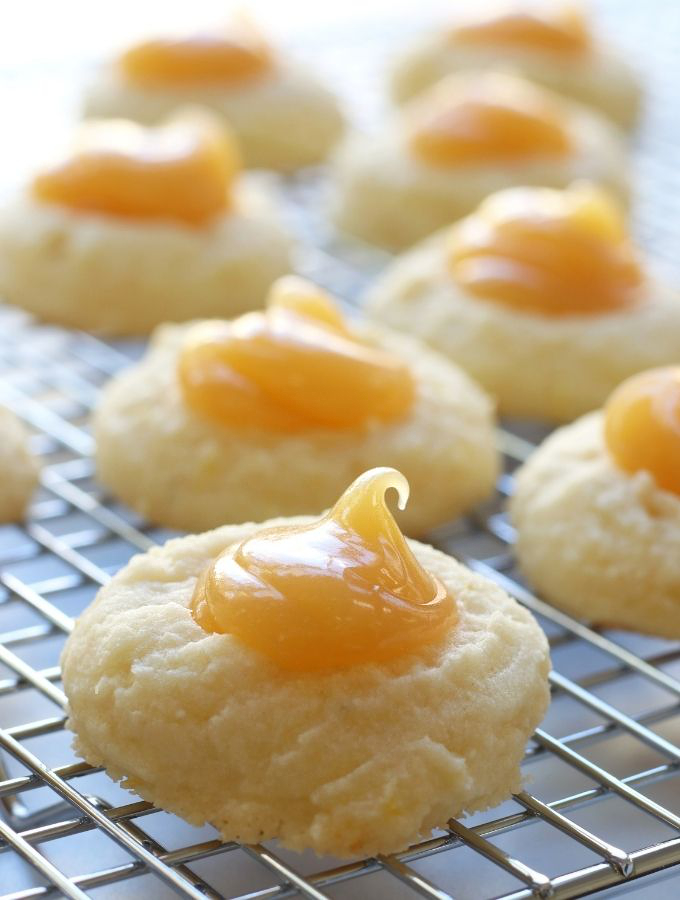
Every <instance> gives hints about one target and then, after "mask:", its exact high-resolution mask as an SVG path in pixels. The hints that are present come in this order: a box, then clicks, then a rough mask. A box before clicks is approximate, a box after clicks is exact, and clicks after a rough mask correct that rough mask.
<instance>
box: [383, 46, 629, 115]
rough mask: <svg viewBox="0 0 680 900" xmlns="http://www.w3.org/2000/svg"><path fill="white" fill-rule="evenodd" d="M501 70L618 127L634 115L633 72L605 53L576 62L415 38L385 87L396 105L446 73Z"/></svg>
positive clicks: (515, 50) (514, 50)
mask: <svg viewBox="0 0 680 900" xmlns="http://www.w3.org/2000/svg"><path fill="white" fill-rule="evenodd" d="M499 67H502V68H505V67H507V68H508V69H509V70H511V71H513V72H517V74H519V75H523V76H524V77H525V78H528V79H530V80H531V81H535V82H536V83H537V84H541V85H543V86H544V87H546V88H549V89H550V90H552V91H555V92H556V93H558V94H563V95H564V96H566V97H570V98H571V99H573V100H577V101H579V102H580V103H585V104H586V105H588V106H592V107H594V108H596V109H598V110H599V111H600V112H601V113H603V114H604V115H605V116H607V117H608V118H609V119H611V120H612V121H614V122H615V123H616V124H617V125H619V126H621V127H623V128H631V127H632V126H633V125H634V124H635V123H636V121H637V119H638V117H639V114H640V106H641V100H642V91H641V87H640V80H639V78H638V76H637V75H636V73H635V72H634V71H633V69H632V68H631V67H630V66H629V65H628V64H627V63H626V62H625V61H624V60H623V59H621V58H619V57H618V56H617V55H615V54H614V53H612V52H610V51H608V50H607V49H604V48H601V47H596V48H595V49H594V51H593V52H592V53H591V54H589V55H587V56H583V57H577V58H576V59H562V58H560V57H559V56H557V55H555V54H550V53H541V52H539V51H528V50H525V51H522V50H521V49H520V48H516V47H515V48H512V49H508V48H503V47H493V48H481V47H461V46H455V45H454V44H453V42H452V41H451V40H449V39H447V36H446V34H445V33H441V34H438V35H433V36H429V37H427V38H424V39H421V40H420V41H419V42H418V43H417V44H416V45H415V46H414V47H413V48H412V49H411V50H409V51H407V52H406V53H405V54H403V56H402V57H401V58H400V59H398V60H397V61H396V63H395V65H394V67H393V70H392V73H391V78H390V82H391V83H390V88H391V92H392V96H393V97H394V98H395V100H397V101H398V102H400V103H401V102H403V101H405V100H410V99H411V98H412V97H414V96H415V95H416V94H419V93H420V92H421V91H423V90H425V89H426V88H428V87H430V86H431V85H432V84H435V82H437V81H439V80H440V79H441V78H443V77H444V76H446V75H449V74H451V73H452V72H460V71H466V70H470V69H476V70H480V69H491V68H499Z"/></svg>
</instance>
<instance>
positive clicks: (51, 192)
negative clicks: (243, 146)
mask: <svg viewBox="0 0 680 900" xmlns="http://www.w3.org/2000/svg"><path fill="white" fill-rule="evenodd" d="M239 168H240V164H239V158H238V152H237V150H236V146H235V144H234V143H233V141H232V139H231V137H230V135H229V134H228V133H227V132H226V131H225V130H224V128H223V127H222V126H220V125H218V123H216V122H215V121H214V120H213V119H211V118H210V117H208V116H204V115H198V114H196V115H191V116H184V117H178V118H176V119H174V120H172V121H170V122H168V123H167V124H165V125H161V126H158V127H153V128H145V127H143V126H141V125H136V124H134V123H133V122H128V121H126V120H117V119H115V120H101V121H95V122H91V123H87V124H85V125H84V126H83V127H82V129H81V132H80V133H79V136H78V139H77V142H76V146H75V148H74V150H73V152H72V153H71V155H69V156H68V157H67V158H66V159H64V160H63V161H61V162H59V163H57V164H56V165H55V166H53V167H52V168H51V169H48V170H47V171H44V172H41V173H39V174H38V175H36V176H35V178H34V179H33V182H32V186H31V188H32V193H33V195H34V197H35V198H36V199H38V200H40V201H41V202H44V203H54V204H58V205H61V206H66V207H69V208H71V209H75V210H80V211H83V212H91V213H101V214H105V215H111V216H119V217H123V218H129V219H139V220H148V219H159V220H171V221H177V222H181V223H185V224H188V225H203V224H205V223H207V222H209V221H210V220H212V219H213V218H215V217H216V216H218V215H220V214H221V213H223V212H224V211H225V210H227V209H228V208H229V207H230V204H231V198H230V188H231V185H232V183H233V181H234V179H235V177H236V175H237V173H238V171H239Z"/></svg>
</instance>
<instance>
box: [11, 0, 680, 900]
mask: <svg viewBox="0 0 680 900" xmlns="http://www.w3.org/2000/svg"><path fill="white" fill-rule="evenodd" d="M623 8H624V4H620V5H619V4H617V5H616V10H618V11H619V12H616V10H615V8H614V4H613V3H611V2H610V3H602V4H600V14H601V15H602V17H603V20H604V22H605V24H606V25H607V26H608V27H610V29H611V30H612V31H616V32H617V36H618V37H619V39H620V40H621V42H622V43H623V44H624V45H625V44H626V43H627V42H628V44H629V46H633V45H635V46H638V47H639V46H642V45H644V47H645V54H646V55H645V57H644V60H643V62H644V63H645V65H646V69H647V72H648V76H649V80H650V83H651V88H652V101H651V103H650V107H649V113H648V120H647V123H646V126H645V128H644V129H643V133H642V137H641V139H640V140H639V141H638V144H637V147H636V157H637V171H638V184H639V187H640V192H641V202H640V204H639V205H638V207H637V209H636V227H637V229H638V233H639V235H640V237H641V239H642V241H643V242H645V243H646V245H647V246H648V247H649V248H650V250H652V251H653V252H654V253H655V255H656V257H657V258H658V260H659V262H660V263H661V264H665V265H666V266H667V267H668V268H672V267H673V264H675V267H676V272H677V274H680V266H679V265H678V261H677V259H676V258H675V257H676V255H677V254H676V249H675V248H677V245H678V231H677V228H676V230H675V231H674V230H673V227H674V224H675V222H677V221H678V219H679V218H680V199H679V198H680V191H678V190H677V187H679V186H680V185H678V181H679V180H680V177H679V176H678V173H677V171H676V165H675V159H674V156H675V149H676V148H677V147H678V146H680V139H679V136H678V134H677V127H678V126H677V125H676V123H675V117H674V116H673V115H672V106H671V107H670V108H669V107H668V103H669V102H670V103H672V102H673V101H674V99H675V98H674V96H673V94H674V91H673V89H672V88H673V78H672V75H673V73H675V74H677V73H678V72H679V71H680V58H676V57H677V54H676V52H675V51H676V48H677V46H678V45H679V43H680V17H679V16H678V9H677V8H676V9H675V10H674V9H673V4H671V3H668V4H666V3H663V2H656V3H653V4H648V5H647V6H645V8H644V10H642V9H638V8H637V7H636V6H634V5H632V4H630V5H627V4H626V5H625V10H626V14H625V15H620V14H619V13H620V11H621V10H622V9H623ZM650 10H653V11H654V15H652V12H651V11H650ZM645 29H646V31H645ZM652 33H653V35H654V42H653V43H652V42H651V40H650V41H646V40H645V39H644V37H645V34H647V35H650V36H651V35H652ZM378 37H380V39H384V38H385V31H384V29H382V28H381V29H380V35H378V33H377V32H376V33H370V32H364V33H363V34H362V36H361V40H360V41H358V39H357V36H356V35H353V36H352V41H353V44H352V47H353V51H357V48H358V49H359V50H360V49H361V48H360V47H359V44H363V45H364V46H365V48H368V47H370V53H369V55H371V58H372V59H373V61H374V63H376V64H377V62H376V57H375V54H374V48H375V46H376V43H379V41H378ZM337 44H338V42H337V35H336V43H335V44H334V45H333V47H336V46H337ZM346 51H347V43H345V46H344V52H340V51H338V54H337V62H338V64H340V63H342V65H343V67H344V63H345V61H346V59H347V52H346ZM333 52H335V51H333ZM330 55H332V54H330ZM353 58H356V56H355V53H354V52H353ZM377 59H378V61H379V57H378V58H377ZM328 60H329V54H326V62H328ZM331 62H332V60H331ZM669 73H671V74H670V75H669ZM361 77H362V78H364V79H365V73H363V75H362V76H361ZM355 78H356V79H357V80H358V78H359V76H358V75H357V74H356V73H355ZM363 83H364V84H366V83H370V81H367V80H364V81H363ZM675 83H676V84H677V83H678V82H677V79H676V82H675ZM353 90H356V85H352V84H351V83H350V84H349V85H348V92H350V93H351V92H352V91H353ZM369 99H370V98H369ZM281 188H282V198H283V200H284V203H285V208H286V212H287V216H288V219H289V221H290V224H291V226H292V227H293V228H295V230H296V231H297V232H298V234H299V235H300V236H301V237H302V238H303V239H305V240H306V241H307V243H308V245H309V246H308V249H307V250H306V251H305V252H304V253H302V254H301V256H300V259H299V261H298V262H299V267H300V269H301V270H302V272H303V273H304V274H306V275H308V276H309V277H311V278H314V279H316V280H318V281H319V282H320V283H322V284H324V285H325V286H327V287H328V288H330V289H331V290H334V291H335V292H336V293H338V294H339V295H342V296H344V297H347V298H350V300H351V299H352V298H355V297H356V295H357V292H358V291H359V289H360V288H361V286H362V285H363V284H364V283H365V282H366V280H367V278H369V277H370V275H371V274H372V273H373V272H374V271H375V270H377V269H378V268H379V267H380V265H381V264H382V262H383V261H384V259H383V258H382V257H381V256H380V254H377V253H375V252H374V251H370V250H368V249H367V248H365V247H361V246H358V245H356V246H354V245H348V244H346V243H342V242H339V241H338V239H337V238H336V237H335V236H334V235H333V234H332V233H330V232H329V231H328V229H327V226H326V225H325V224H324V222H323V220H322V219H321V218H320V217H319V216H317V215H315V214H314V212H313V210H314V209H315V208H317V209H318V197H319V191H320V190H322V179H321V178H320V177H319V176H317V175H306V176H304V177H300V178H297V179H294V180H291V181H288V182H287V183H285V184H282V185H281ZM674 220H675V221H674ZM142 349H143V348H142V346H141V345H139V344H136V343H134V342H127V343H124V342H118V343H116V344H113V343H105V342H102V341H99V340H97V339H96V338H93V337H91V336H88V335H85V334H82V333H76V332H66V331H63V330H60V329H57V328H52V327H44V326H38V325H36V324H35V323H33V322H32V321H31V320H30V319H29V318H28V317H27V316H25V315H23V314H22V313H20V312H18V311H15V310H11V309H9V308H6V307H2V306H0V403H3V404H4V405H6V406H8V407H10V408H12V409H13V410H14V411H15V412H17V413H18V414H19V415H20V416H21V417H22V418H23V419H24V420H25V422H26V423H27V424H28V425H29V426H30V428H31V430H32V433H33V438H32V440H33V446H34V449H35V451H36V452H37V453H39V454H40V455H41V456H42V462H43V469H42V475H41V487H40V491H39V493H38V495H37V496H36V499H35V502H34V503H33V505H32V508H31V510H30V515H29V517H28V520H27V522H26V523H25V524H23V525H9V526H0V812H1V813H2V815H1V816H0V900H10V898H12V900H28V898H39V897H48V896H49V897H54V896H65V897H74V898H82V897H97V898H143V900H154V898H165V897H169V896H171V895H173V894H174V893H177V894H179V895H180V896H184V897H194V898H199V897H200V898H205V897H209V898H215V900H217V898H227V897H228V898H240V900H270V898H272V900H273V898H283V897H288V896H295V895H298V896H299V895H301V896H304V897H310V898H325V897H332V898H350V897H351V898H362V900H363V898H376V900H382V898H389V900H402V898H404V900H406V898H412V897H418V896H424V897H429V898H437V900H449V898H456V900H466V898H469V900H480V898H492V897H497V898H500V897H504V898H512V900H520V898H529V897H536V896H537V897H549V896H554V897H556V898H566V897H578V896H582V895H584V894H587V893H591V892H594V891H604V890H606V891H607V896H610V895H611V896H623V895H625V896H627V897H628V896H633V895H634V896H636V897H643V896H645V897H650V898H651V897H654V898H664V897H669V898H670V897H676V896H680V865H678V864H680V770H679V768H678V764H679V763H680V645H679V644H677V643H672V642H668V641H662V640H659V639H654V638H649V637H641V636H638V635H633V634H627V633H618V632H613V631H603V630H593V629H590V628H588V627H586V626H585V625H584V624H582V623H580V622H578V621H575V620H574V619H572V618H570V617H569V616H567V615H564V614H563V613H561V612H558V611H556V610H555V609H553V608H552V607H550V606H548V605H546V604H545V603H543V602H542V601H541V600H540V599H539V598H537V597H536V596H534V595H533V594H532V593H531V591H530V590H529V588H528V587H527V586H526V585H525V584H524V582H523V581H522V579H521V577H520V576H519V574H518V573H517V571H516V569H515V563H514V559H513V554H512V542H513V533H512V529H511V527H510V525H509V524H508V522H507V520H506V518H505V515H504V512H503V507H504V499H505V497H506V496H507V494H508V493H509V492H510V491H511V490H512V473H513V470H514V469H515V467H516V466H517V465H518V464H519V463H520V462H521V461H522V460H524V459H525V458H526V457H527V456H528V455H529V454H530V453H531V452H532V450H533V447H534V446H535V443H536V442H537V441H538V440H539V439H540V438H541V437H542V434H541V431H540V430H539V429H537V428H535V427H532V426H530V425H527V424H523V425H522V424H518V423H515V424H506V427H504V428H503V429H502V430H501V431H500V432H499V438H500V442H501V446H502V449H503V453H504V457H505V471H504V474H503V475H502V476H501V478H500V479H499V483H498V492H497V496H496V497H495V498H494V499H493V500H492V501H490V502H489V503H487V504H485V505H484V506H483V507H482V508H480V509H478V510H477V511H476V512H475V514H474V515H472V516H470V517H468V518H466V519H464V520H462V521H460V522H457V523H455V524H452V525H450V526H447V527H445V528H442V529H440V530H439V531H438V532H437V533H436V534H434V535H433V536H432V540H433V543H435V545H437V546H439V547H440V548H442V549H444V550H446V551H448V552H450V553H453V554H454V555H456V556H458V557H459V558H461V559H463V560H464V561H465V562H467V564H468V565H470V566H471V567H472V568H474V569H475V570H476V571H478V572H480V573H482V574H484V575H486V576H488V577H489V578H491V579H493V580H494V581H496V582H498V583H499V584H501V585H502V586H503V587H504V588H506V589H507V590H508V591H509V592H510V593H511V594H513V595H514V596H515V597H517V599H518V600H519V601H520V602H521V603H523V604H524V605H525V606H527V607H528V608H529V609H531V610H532V612H534V613H535V615H536V616H537V618H538V620H539V621H540V623H541V625H542V626H543V628H544V629H545V631H546V633H547V635H548V637H549V640H550V643H551V648H552V659H553V665H554V670H553V672H552V674H551V687H552V703H551V706H550V710H549V712H548V715H547V717H546V719H545V721H544V722H543V723H542V725H541V727H540V729H538V730H537V732H536V733H535V735H534V736H533V737H532V739H531V741H530V742H529V745H528V747H527V753H526V758H525V760H524V764H523V767H524V768H523V771H524V774H525V785H526V787H525V789H524V790H523V791H522V792H521V793H519V794H517V795H516V796H514V797H513V798H512V799H511V800H509V801H508V802H507V803H505V804H503V805H502V806H501V807H499V808H497V809H494V810H491V811H488V812H486V813H483V814H477V815H475V816H471V817H469V818H467V819H465V820H464V821H454V820H451V821H450V822H448V823H447V826H446V828H445V829H444V830H442V831H439V832H435V833H434V834H433V835H432V837H431V838H430V839H428V840H426V841H423V842H421V843H419V844H417V845H415V846H413V847H410V848H409V849H408V850H405V851H403V852H401V853H397V854H394V855H392V856H387V857H379V858H373V859H361V860H355V861H352V862H349V863H346V862H345V863H339V862H338V861H337V860H332V859H327V858H322V859H320V858H317V857H315V856H313V855H311V854H293V853H289V852H287V851H286V850H284V849H282V848H280V847H278V846H277V845H276V844H275V843H268V844H265V845H255V846H242V845H237V844H234V843H224V842H222V841H221V840H220V839H219V837H218V835H217V832H216V831H215V830H214V829H212V828H211V827H210V826H206V827H204V828H200V829H199V828H194V827H191V826H189V825H187V824H186V823H184V822H182V821H181V820H179V819H177V818H176V817H174V816H171V815H169V814H167V813H165V812H163V811H162V810H158V809H156V808H154V807H153V806H152V805H151V804H149V803H146V802H143V801H141V800H139V799H136V798H135V797H134V796H133V795H130V794H129V793H126V792H124V791H123V790H121V788H120V787H119V786H118V785H116V784H114V783H113V782H112V781H111V780H110V779H109V778H108V777H107V776H106V773H105V772H103V771H102V770H100V769H95V768H93V767H91V766H89V765H87V764H86V763H84V762H82V761H81V760H79V759H77V758H76V757H74V755H73V753H72V751H71V749H70V737H69V735H68V732H66V731H65V729H64V721H65V718H64V704H65V697H64V694H63V692H62V690H61V687H60V675H59V668H58V659H59V654H60V651H61V648H62V646H63V643H64V641H65V639H66V637H67V636H68V634H69V632H70V631H71V629H72V627H73V622H74V619H75V617H76V616H77V615H78V614H79V613H80V612H81V611H82V610H83V609H84V608H85V606H87V605H88V603H89V602H90V601H91V600H92V598H93V597H94V595H95V593H96V591H97V589H98V588H99V587H100V586H101V585H103V584H105V583H106V582H107V581H108V580H109V578H110V577H111V575H112V573H114V572H115V571H117V569H119V568H120V566H121V565H123V564H124V563H125V562H126V561H127V560H128V559H129V557H130V556H131V555H132V554H134V553H136V552H139V551H145V550H147V549H148V548H149V547H151V546H153V544H154V543H157V542H158V541H162V540H164V539H166V538H167V537H168V536H170V533H169V532H167V531H163V530H160V529H155V528H152V527H150V526H149V525H148V524H147V523H145V522H143V521H140V520H139V519H138V518H137V517H136V516H135V515H134V514H132V513H131V512H130V511H129V510H128V509H126V508H124V507H121V506H120V505H118V504H117V503H115V501H113V500H111V498H108V497H106V496H103V495H102V492H101V488H100V486H99V485H98V484H97V483H96V481H95V480H94V478H93V464H92V458H91V451H92V439H91V437H90V434H89V432H88V424H87V423H88V418H89V414H90V412H91V410H92V408H93V406H94V405H95V404H96V402H97V396H98V392H99V389H100V387H101V385H102V384H103V383H104V382H105V381H106V380H107V379H108V378H110V377H111V376H112V375H114V374H115V373H116V372H118V371H120V370H121V369H122V368H123V367H125V366H127V365H129V363H130V361H131V359H134V358H136V357H137V356H138V355H139V353H140V352H141V351H142ZM674 866H675V868H673V867H674ZM642 876H645V877H644V878H643V877H642Z"/></svg>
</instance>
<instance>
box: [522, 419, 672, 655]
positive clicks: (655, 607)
mask: <svg viewBox="0 0 680 900" xmlns="http://www.w3.org/2000/svg"><path fill="white" fill-rule="evenodd" d="M510 515H511V518H512V521H513V523H514V525H515V527H516V529H517V555H518V558H519V562H520V566H521V568H522V569H523V571H524V572H525V573H526V575H527V577H528V578H529V579H530V581H531V583H532V584H533V585H534V587H535V588H536V589H537V590H538V591H539V592H540V593H541V594H542V596H544V597H545V598H546V599H547V600H550V601H551V602H554V603H555V604H556V605H557V606H560V607H562V608H563V609H565V610H566V611H567V612H569V613H571V614H572V615H574V616H576V617H578V618H581V619H587V620H588V621H591V622H596V623H602V624H605V625H615V626H620V627H623V628H629V629H633V630H635V631H642V632H647V633H651V634H658V635H662V636H664V637H669V638H680V497H679V496H677V495H676V494H674V493H671V492H670V491H665V490H662V489H661V488H659V487H657V486H656V484H655V482H654V479H653V478H652V476H651V474H650V473H648V472H637V473H635V474H633V475H631V474H628V473H626V472H623V471H622V470H621V469H619V468H618V467H617V466H616V464H615V462H614V461H613V459H612V458H611V457H610V455H609V453H608V451H607V449H606V447H605V444H604V436H603V415H602V413H601V412H595V413H591V414H590V415H587V416H584V417H583V418H582V419H579V421H577V422H575V423H573V424H572V425H569V426H567V427H565V428H562V429H560V430H559V431H557V432H556V433H555V434H554V435H552V436H551V437H550V438H549V439H548V440H547V441H546V442H545V443H544V444H543V445H542V446H541V447H540V448H539V449H538V450H537V451H536V453H535V454H534V455H533V456H532V457H531V458H530V459H529V461H528V462H527V463H525V464H524V466H522V468H521V469H520V470H519V473H518V475H517V482H516V489H515V496H514V497H513V498H512V500H511V503H510Z"/></svg>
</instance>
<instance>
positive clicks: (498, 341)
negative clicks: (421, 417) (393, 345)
mask: <svg viewBox="0 0 680 900" xmlns="http://www.w3.org/2000/svg"><path fill="white" fill-rule="evenodd" d="M447 239H448V232H442V233H440V234H437V235H434V236H433V237H432V238H430V239H429V240H428V241H425V242H423V243H422V244H420V245H419V246H418V247H414V248H413V250H411V251H410V252H408V253H405V254H404V255H403V256H401V257H400V258H398V259H397V260H395V261H394V262H393V263H392V264H391V265H389V266H388V267H387V269H386V270H385V272H384V273H383V274H382V275H381V276H380V277H379V278H378V280H377V282H376V283H375V284H374V285H373V286H372V287H371V288H370V289H369V291H368V294H367V296H366V306H365V311H366V314H367V315H369V316H371V317H372V318H375V319H377V320H379V321H380V322H383V323H384V324H386V325H389V326H390V327H392V328H396V329H398V330H400V331H405V332H408V333H409V334H412V335H414V336H415V337H419V338H421V339H422V340H424V341H426V342H427V343H429V344H430V345H431V346H432V347H434V348H435V349H436V350H439V351H440V352H442V353H444V354H445V355H447V356H448V357H450V358H451V359H452V360H453V361H454V362H456V363H458V365H460V366H462V367H463V368H464V369H465V370H466V371H467V372H469V373H470V374H471V375H472V376H473V377H474V378H476V379H477V380H478V381H479V382H480V383H481V384H482V386H483V387H485V388H486V389H487V390H488V391H489V392H490V393H491V394H492V395H493V396H495V397H496V399H497V401H498V407H499V410H500V412H501V413H503V414H505V415H509V416H525V417H530V418H538V419H545V420H548V421H557V422H559V421H568V420H569V419H573V418H575V417H576V416H579V415H582V414H583V413H585V412H588V411H590V410H592V409H595V408H597V407H599V406H601V405H602V403H603V402H604V401H605V399H606V398H607V396H608V395H609V394H610V393H611V391H612V390H613V389H614V388H615V387H616V386H617V385H618V384H619V383H620V382H621V381H623V379H624V378H627V377H628V376H629V375H632V374H633V373H635V372H639V371H642V370H643V369H648V368H653V367H655V366H660V365H666V364H670V363H676V362H677V361H678V360H679V359H680V295H679V294H678V292H677V291H675V290H672V289H671V288H669V287H668V286H666V285H664V284H662V283H661V282H659V281H656V280H654V279H652V278H650V279H649V281H648V283H647V284H646V285H645V286H644V289H643V299H642V300H641V301H640V303H639V305H638V306H636V307H633V308H628V309H625V310H621V311H620V312H616V313H610V314H607V315H593V316H569V317H566V316H561V317H551V316H539V315H532V314H528V313H521V312H518V311H515V310H513V309H511V308H509V307H507V306H504V305H503V304H501V303H495V302H493V301H490V300H485V299H482V298H479V297H474V296H471V295H469V294H467V293H465V292H464V290H463V289H462V288H461V287H459V286H458V284H457V283H456V282H455V280H454V279H453V278H452V277H451V275H450V274H449V272H448V268H447V248H446V241H447Z"/></svg>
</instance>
